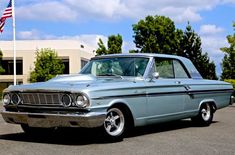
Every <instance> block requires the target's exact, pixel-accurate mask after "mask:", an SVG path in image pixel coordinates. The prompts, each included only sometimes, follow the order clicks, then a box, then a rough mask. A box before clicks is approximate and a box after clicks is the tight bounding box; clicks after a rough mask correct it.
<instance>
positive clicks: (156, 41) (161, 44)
mask: <svg viewBox="0 0 235 155" xmlns="http://www.w3.org/2000/svg"><path fill="white" fill-rule="evenodd" d="M133 31H134V36H133V37H134V43H135V44H136V47H137V48H139V49H140V52H141V53H165V54H176V52H177V51H178V49H176V48H178V47H179V41H178V40H179V39H178V38H179V35H180V34H182V32H181V31H180V30H177V29H176V28H175V24H174V22H173V21H172V20H171V19H170V18H168V17H165V16H147V17H146V18H145V19H144V20H140V21H139V22H138V23H137V24H134V25H133Z"/></svg>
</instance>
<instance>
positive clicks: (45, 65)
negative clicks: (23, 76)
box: [30, 48, 64, 82]
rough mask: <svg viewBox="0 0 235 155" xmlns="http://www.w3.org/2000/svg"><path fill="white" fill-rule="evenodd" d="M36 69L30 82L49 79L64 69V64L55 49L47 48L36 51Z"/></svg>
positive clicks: (31, 74) (31, 75)
mask: <svg viewBox="0 0 235 155" xmlns="http://www.w3.org/2000/svg"><path fill="white" fill-rule="evenodd" d="M34 64H35V68H34V71H32V72H31V73H30V82H42V81H47V80H49V79H51V78H53V77H55V76H56V75H58V74H62V73H63V71H64V64H63V63H62V61H61V60H60V59H59V58H58V55H57V53H56V51H55V50H52V49H49V48H45V49H41V50H37V51H36V61H35V62H34Z"/></svg>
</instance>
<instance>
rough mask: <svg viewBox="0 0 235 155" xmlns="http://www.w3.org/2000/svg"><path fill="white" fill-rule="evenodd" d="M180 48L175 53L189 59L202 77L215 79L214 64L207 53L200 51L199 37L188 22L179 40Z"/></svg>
mask: <svg viewBox="0 0 235 155" xmlns="http://www.w3.org/2000/svg"><path fill="white" fill-rule="evenodd" d="M180 45H181V50H179V51H178V53H177V55H180V56H183V57H186V58H188V59H190V60H191V61H192V62H193V64H194V65H195V67H196V68H197V69H198V71H199V72H200V73H201V75H202V77H203V78H205V79H217V77H216V72H215V64H214V62H213V61H212V62H211V61H210V58H209V56H208V54H207V53H205V54H203V53H202V48H201V38H200V36H198V35H197V34H196V33H195V32H194V30H193V29H192V27H191V26H190V24H189V23H188V25H187V26H186V30H185V31H184V33H183V38H182V39H181V40H180Z"/></svg>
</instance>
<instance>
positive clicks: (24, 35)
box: [17, 29, 108, 49]
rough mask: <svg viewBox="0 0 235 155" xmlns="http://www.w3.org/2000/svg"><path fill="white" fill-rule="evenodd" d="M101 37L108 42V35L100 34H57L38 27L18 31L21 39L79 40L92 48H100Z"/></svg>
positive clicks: (18, 36) (105, 42)
mask: <svg viewBox="0 0 235 155" xmlns="http://www.w3.org/2000/svg"><path fill="white" fill-rule="evenodd" d="M99 38H101V39H102V41H103V42H104V44H105V45H106V44H107V41H108V37H106V36H104V35H99V34H82V35H75V36H55V35H50V34H46V33H44V32H40V31H38V30H36V29H32V30H30V31H20V32H18V33H17V39H19V40H37V39H38V40H48V39H49V40H50V39H55V40H59V39H61V40H79V42H81V44H84V45H88V46H89V47H90V48H92V49H97V48H98V44H97V43H98V41H99Z"/></svg>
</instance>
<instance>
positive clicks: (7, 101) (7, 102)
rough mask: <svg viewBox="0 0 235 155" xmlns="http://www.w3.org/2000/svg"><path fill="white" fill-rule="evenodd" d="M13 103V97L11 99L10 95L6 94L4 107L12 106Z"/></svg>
mask: <svg viewBox="0 0 235 155" xmlns="http://www.w3.org/2000/svg"><path fill="white" fill-rule="evenodd" d="M10 103H11V97H10V95H9V94H5V95H4V96H3V104H4V105H8V104H10Z"/></svg>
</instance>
